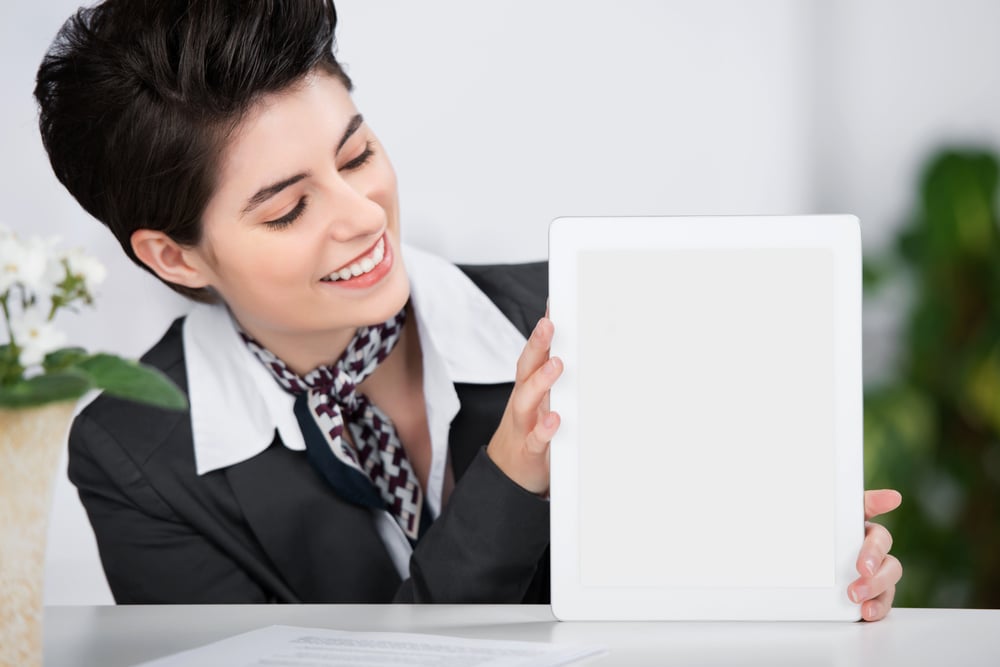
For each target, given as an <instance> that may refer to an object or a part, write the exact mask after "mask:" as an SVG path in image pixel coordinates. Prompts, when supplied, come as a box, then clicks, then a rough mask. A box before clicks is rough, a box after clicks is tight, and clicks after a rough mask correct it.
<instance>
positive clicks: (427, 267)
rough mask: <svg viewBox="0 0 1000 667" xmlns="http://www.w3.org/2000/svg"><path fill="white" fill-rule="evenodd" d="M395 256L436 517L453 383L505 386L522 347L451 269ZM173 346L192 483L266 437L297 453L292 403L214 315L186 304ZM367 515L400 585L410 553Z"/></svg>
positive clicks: (247, 455)
mask: <svg viewBox="0 0 1000 667" xmlns="http://www.w3.org/2000/svg"><path fill="white" fill-rule="evenodd" d="M402 251H403V262H404V264H405V266H406V272H407V276H408V277H409V279H410V299H411V303H412V306H413V314H414V316H415V320H416V323H417V332H418V335H419V337H420V349H421V353H422V358H423V372H424V397H425V400H426V403H427V425H428V428H429V431H430V437H431V466H430V474H429V475H428V479H427V488H426V489H425V498H426V501H427V505H428V508H429V509H430V511H431V513H432V515H433V516H435V517H436V516H437V515H438V513H439V512H440V511H441V497H442V492H443V489H444V480H445V468H446V463H447V459H448V433H449V430H450V428H451V421H452V419H454V417H455V415H456V414H457V413H458V410H459V401H458V394H456V392H455V386H454V384H455V383H456V382H463V383H471V384H497V383H501V382H513V381H514V373H515V367H516V363H517V358H518V356H519V355H520V354H521V350H522V349H523V348H524V344H525V342H526V341H525V338H524V336H523V335H521V332H520V331H518V330H517V328H516V327H515V326H514V325H513V324H512V323H511V322H510V320H508V319H507V318H506V317H505V316H504V314H503V313H502V312H500V310H499V309H498V308H497V307H496V306H495V305H494V304H493V302H492V301H490V299H489V298H488V297H487V296H486V295H485V294H483V293H482V292H481V291H480V290H479V288H478V287H476V285H475V284H474V283H473V282H472V281H471V280H469V278H468V277H467V276H466V275H465V274H464V273H462V271H461V269H459V268H458V267H456V266H455V265H454V264H451V263H450V262H448V261H446V260H444V259H441V258H440V257H437V256H435V255H432V254H429V253H427V252H424V251H421V250H418V249H416V248H413V247H410V246H405V245H404V246H403V248H402ZM183 338H184V358H185V366H186V370H187V380H188V394H189V399H190V404H191V431H192V435H193V439H194V457H195V465H196V469H197V472H198V474H199V475H203V474H205V473H207V472H210V471H212V470H218V469H220V468H226V467H228V466H231V465H235V464H237V463H240V462H242V461H246V460H248V459H251V458H253V457H254V456H256V455H258V454H260V453H261V452H263V451H264V450H265V449H267V448H268V447H269V446H270V444H271V442H272V441H273V439H274V432H275V429H277V431H278V434H279V435H280V436H281V441H282V442H283V443H284V445H285V446H286V447H288V448H289V449H292V450H296V451H304V450H305V448H306V447H305V441H304V440H303V437H302V432H301V431H300V430H299V424H298V421H297V420H296V418H295V414H294V413H293V411H292V406H293V404H294V402H295V397H294V396H293V395H291V394H289V393H287V392H286V391H285V390H284V389H282V388H281V386H280V385H278V383H277V382H276V381H275V379H274V377H273V376H272V375H271V373H270V372H269V371H268V370H267V369H266V368H265V367H264V366H263V364H261V363H260V361H258V360H257V358H256V357H254V356H253V353H252V352H251V351H250V350H249V349H248V348H247V346H246V344H245V343H244V342H243V340H242V339H241V338H240V336H239V332H238V330H237V328H236V325H235V323H234V322H233V320H232V318H231V317H230V316H229V312H228V311H227V310H226V308H225V307H224V306H221V305H205V304H197V305H195V306H194V308H193V309H192V311H191V312H190V313H189V314H188V316H187V318H186V319H185V321H184V332H183ZM220 415H225V419H220V418H219V416H220ZM372 514H373V519H374V521H375V524H376V528H377V529H378V531H379V535H380V536H381V537H382V541H383V542H385V545H386V548H387V549H388V551H389V555H390V556H391V557H392V560H393V563H394V564H395V566H396V569H397V570H398V571H399V573H400V576H401V577H402V578H404V579H405V578H406V577H407V576H409V575H408V571H409V559H410V553H411V551H412V550H411V547H410V543H409V541H408V540H407V539H406V536H405V535H404V533H403V531H402V529H401V528H400V527H399V525H398V524H397V523H396V521H395V520H394V519H393V518H392V517H391V515H390V514H389V513H388V512H386V511H385V510H372Z"/></svg>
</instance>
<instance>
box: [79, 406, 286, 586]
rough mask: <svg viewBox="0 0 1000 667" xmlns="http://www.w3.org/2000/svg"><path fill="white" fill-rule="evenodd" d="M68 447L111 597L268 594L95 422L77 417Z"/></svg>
mask: <svg viewBox="0 0 1000 667" xmlns="http://www.w3.org/2000/svg"><path fill="white" fill-rule="evenodd" d="M69 446H70V466H69V476H70V480H71V481H72V482H73V483H74V484H75V485H76V486H77V488H78V490H79V494H80V500H81V501H82V503H83V505H84V507H85V508H86V510H87V514H88V515H89V517H90V522H91V525H92V526H93V528H94V532H95V534H97V535H99V536H100V539H99V540H98V549H99V551H100V555H101V562H102V565H103V567H104V573H105V576H107V579H108V584H109V586H110V587H111V591H112V593H113V595H114V597H115V601H116V602H118V603H119V604H139V603H141V604H162V603H171V602H177V601H184V602H186V603H194V604H197V603H255V602H269V601H271V600H269V599H268V596H267V595H266V594H265V592H264V589H263V588H262V587H261V586H259V585H258V584H257V583H256V582H254V581H253V580H252V579H251V578H250V576H249V575H248V574H247V572H246V571H245V570H244V569H243V568H241V567H239V566H238V565H237V564H236V563H235V562H234V561H233V560H232V559H231V558H229V557H227V556H226V555H225V554H224V553H223V552H222V551H220V550H219V549H218V548H217V547H216V546H215V545H213V544H212V543H211V542H210V541H209V540H208V539H206V538H205V536H204V535H202V534H201V533H199V532H197V531H196V530H195V529H194V528H193V527H192V526H191V525H190V524H188V523H186V522H185V521H183V520H181V519H180V518H179V517H178V516H177V515H176V514H175V513H174V512H173V511H172V510H171V509H170V507H169V506H168V505H167V504H166V503H165V502H164V501H163V500H162V498H160V496H159V495H158V494H157V493H156V491H155V490H154V489H153V487H152V486H151V485H150V484H149V483H148V481H147V480H146V478H145V477H144V475H143V472H142V470H141V469H140V468H139V466H137V465H136V463H135V462H134V461H133V460H132V459H131V458H130V457H129V456H128V455H127V454H126V450H125V448H123V447H122V446H121V445H120V443H118V442H116V441H115V439H114V437H113V436H112V435H111V434H109V433H108V432H107V431H106V430H105V429H104V428H102V427H101V425H100V424H99V423H98V422H96V421H94V420H93V419H91V418H89V417H88V416H87V415H86V414H81V415H80V416H78V417H77V419H76V420H75V421H74V423H73V426H72V428H71V430H70V436H69ZM179 572H180V573H184V575H183V576H182V577H178V573H179Z"/></svg>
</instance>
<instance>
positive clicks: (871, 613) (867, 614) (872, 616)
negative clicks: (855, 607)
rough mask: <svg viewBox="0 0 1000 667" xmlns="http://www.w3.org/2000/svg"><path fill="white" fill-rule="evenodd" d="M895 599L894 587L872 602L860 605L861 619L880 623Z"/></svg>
mask: <svg viewBox="0 0 1000 667" xmlns="http://www.w3.org/2000/svg"><path fill="white" fill-rule="evenodd" d="M895 597H896V587H895V586H893V587H891V588H890V589H889V590H887V591H885V592H884V593H882V594H881V595H879V596H878V597H876V598H875V599H874V600H869V601H868V602H866V603H864V604H863V605H861V618H863V619H865V620H866V621H880V620H882V619H883V618H885V617H886V615H887V614H888V613H889V610H890V609H892V601H893V599H894V598H895Z"/></svg>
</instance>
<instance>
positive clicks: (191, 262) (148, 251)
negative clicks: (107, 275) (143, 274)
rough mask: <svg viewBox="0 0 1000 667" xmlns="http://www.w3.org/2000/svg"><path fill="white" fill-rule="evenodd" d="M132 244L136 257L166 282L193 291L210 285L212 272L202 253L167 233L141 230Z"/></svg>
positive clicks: (133, 238)
mask: <svg viewBox="0 0 1000 667" xmlns="http://www.w3.org/2000/svg"><path fill="white" fill-rule="evenodd" d="M131 241H132V252H134V253H135V256H136V257H138V258H139V260H140V261H141V262H142V263H143V264H145V265H146V266H148V267H149V268H150V269H152V270H153V272H154V273H155V274H156V275H158V276H159V277H160V278H162V279H163V280H165V281H167V282H170V283H175V284H177V285H183V286H184V287H191V288H199V287H205V286H206V285H208V284H210V278H211V275H212V274H211V269H210V267H209V266H208V265H207V264H206V263H205V261H204V259H202V257H201V256H200V254H199V253H198V252H197V251H195V250H193V249H191V248H185V247H183V246H181V245H180V244H178V243H177V242H176V241H174V240H173V239H172V238H170V237H169V236H167V235H166V234H164V233H163V232H160V231H155V230H152V229H137V230H136V231H134V232H132V238H131Z"/></svg>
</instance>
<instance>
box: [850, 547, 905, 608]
mask: <svg viewBox="0 0 1000 667" xmlns="http://www.w3.org/2000/svg"><path fill="white" fill-rule="evenodd" d="M902 576H903V565H902V564H901V563H900V562H899V559H898V558H896V557H895V556H892V555H889V556H886V557H885V560H884V561H882V566H881V567H880V568H879V569H878V572H876V573H875V576H872V577H862V578H861V579H858V580H857V581H855V582H853V583H852V584H851V585H850V586H848V595H849V596H850V598H851V600H853V601H854V602H855V603H858V604H860V603H862V602H864V601H865V600H871V599H872V598H875V597H878V596H879V595H881V594H882V593H884V592H885V591H887V590H889V589H890V588H892V587H894V586H895V585H896V584H897V583H898V582H899V580H900V579H901V578H902Z"/></svg>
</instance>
